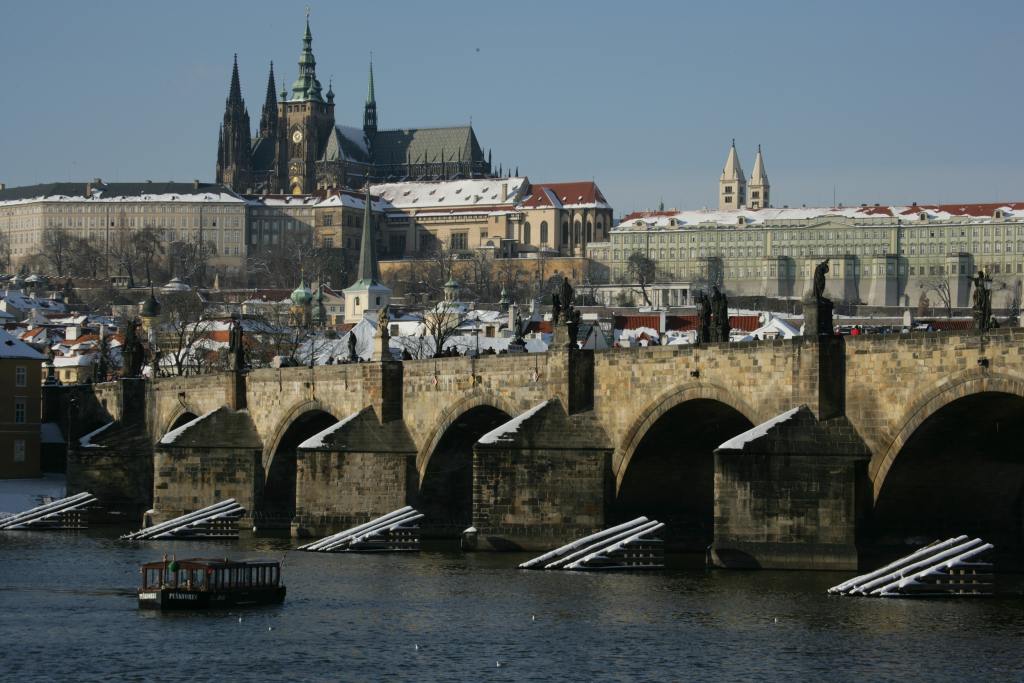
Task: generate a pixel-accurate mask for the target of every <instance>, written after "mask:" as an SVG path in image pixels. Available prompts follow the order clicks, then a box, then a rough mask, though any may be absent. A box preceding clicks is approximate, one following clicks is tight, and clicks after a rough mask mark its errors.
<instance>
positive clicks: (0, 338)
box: [0, 330, 46, 360]
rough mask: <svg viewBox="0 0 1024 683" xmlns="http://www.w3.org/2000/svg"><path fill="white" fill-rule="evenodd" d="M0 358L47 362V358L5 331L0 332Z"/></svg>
mask: <svg viewBox="0 0 1024 683" xmlns="http://www.w3.org/2000/svg"><path fill="white" fill-rule="evenodd" d="M0 358H3V359H18V358H23V359H25V360H46V356H44V355H43V354H41V353H39V352H38V351H36V350H35V349H34V348H32V347H31V346H29V345H28V344H26V343H25V342H23V341H21V340H20V339H18V338H17V337H14V336H12V335H10V334H8V333H7V332H6V331H4V330H0Z"/></svg>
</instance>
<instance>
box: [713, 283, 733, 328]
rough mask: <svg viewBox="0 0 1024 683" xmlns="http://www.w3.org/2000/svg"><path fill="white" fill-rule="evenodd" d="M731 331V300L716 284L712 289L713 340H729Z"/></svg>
mask: <svg viewBox="0 0 1024 683" xmlns="http://www.w3.org/2000/svg"><path fill="white" fill-rule="evenodd" d="M731 331H732V327H731V326H730V325H729V300H728V299H727V298H726V296H725V294H724V293H723V292H722V290H720V289H719V288H718V285H714V287H712V290H711V341H724V342H727V341H729V332H731Z"/></svg>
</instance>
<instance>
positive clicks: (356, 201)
mask: <svg viewBox="0 0 1024 683" xmlns="http://www.w3.org/2000/svg"><path fill="white" fill-rule="evenodd" d="M365 203H366V202H365V200H364V198H363V197H362V196H361V195H357V194H353V193H349V192H338V193H335V194H332V195H330V196H329V197H326V198H325V199H322V200H320V201H319V202H318V203H317V208H323V207H331V206H344V207H347V208H350V209H359V210H360V211H361V210H363V209H364V208H366V207H365ZM393 208H395V207H394V206H392V204H391V202H389V201H387V200H385V199H381V198H380V197H373V196H371V197H370V209H371V210H373V211H387V210H389V209H393Z"/></svg>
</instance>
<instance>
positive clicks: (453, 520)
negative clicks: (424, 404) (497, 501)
mask: <svg viewBox="0 0 1024 683" xmlns="http://www.w3.org/2000/svg"><path fill="white" fill-rule="evenodd" d="M518 412H519V411H517V410H515V408H513V407H512V406H511V405H509V404H508V403H507V402H506V401H504V400H502V399H500V398H498V397H496V396H493V395H491V394H488V393H485V392H473V393H472V394H471V395H469V396H465V397H463V398H462V399H461V400H459V401H458V402H457V403H455V404H454V405H452V406H450V407H449V408H448V409H447V410H445V411H444V413H443V414H442V416H441V418H440V420H439V421H438V424H437V425H436V426H435V428H434V430H433V432H432V433H431V435H430V437H429V438H428V439H427V441H426V443H425V444H424V447H423V448H422V449H421V450H420V452H419V453H418V455H417V463H416V469H417V471H418V473H419V489H418V492H417V495H416V503H415V504H416V507H417V508H418V509H419V510H420V512H422V513H423V514H424V515H425V518H424V520H423V524H422V530H423V534H424V535H425V536H434V537H454V536H457V535H458V534H459V533H460V532H461V531H462V530H463V529H465V528H466V527H467V526H469V524H470V520H471V517H472V511H473V510H472V507H473V445H474V444H475V443H476V441H477V440H478V439H479V438H480V437H481V436H483V435H484V434H486V433H487V432H489V431H491V430H492V429H494V428H495V427H497V426H499V425H501V424H504V423H505V422H507V421H508V420H510V419H512V417H514V416H515V415H516V414H518Z"/></svg>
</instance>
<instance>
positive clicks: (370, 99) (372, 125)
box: [363, 54, 377, 143]
mask: <svg viewBox="0 0 1024 683" xmlns="http://www.w3.org/2000/svg"><path fill="white" fill-rule="evenodd" d="M363 134H364V135H365V136H366V139H367V140H369V141H370V142H371V143H372V141H373V137H374V136H375V135H376V134H377V98H376V96H375V94H374V91H373V55H372V54H371V56H370V82H369V85H368V86H367V89H366V106H365V107H363Z"/></svg>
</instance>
